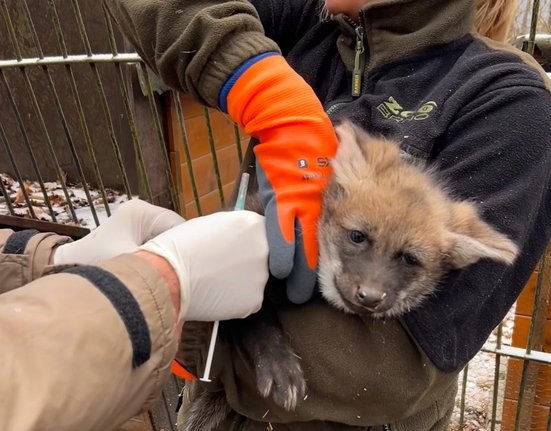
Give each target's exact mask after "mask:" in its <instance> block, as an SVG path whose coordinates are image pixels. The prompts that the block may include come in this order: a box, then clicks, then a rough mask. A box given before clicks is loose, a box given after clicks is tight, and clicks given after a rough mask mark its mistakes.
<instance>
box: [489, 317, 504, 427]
mask: <svg viewBox="0 0 551 431" xmlns="http://www.w3.org/2000/svg"><path fill="white" fill-rule="evenodd" d="M502 336H503V323H500V324H499V325H498V327H497V339H496V348H497V349H501V341H502V340H501V338H502ZM500 367H501V356H500V355H495V368H494V388H493V389H494V390H493V391H492V418H491V420H490V431H495V429H496V417H497V397H498V392H499V369H500Z"/></svg>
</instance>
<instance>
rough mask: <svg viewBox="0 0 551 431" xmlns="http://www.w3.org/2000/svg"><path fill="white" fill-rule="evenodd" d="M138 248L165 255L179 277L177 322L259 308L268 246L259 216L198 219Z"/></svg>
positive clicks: (230, 315) (237, 214)
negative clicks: (178, 312) (179, 302)
mask: <svg viewBox="0 0 551 431" xmlns="http://www.w3.org/2000/svg"><path fill="white" fill-rule="evenodd" d="M140 249H141V250H146V251H149V252H151V253H155V254H157V255H159V256H162V257H164V258H165V259H166V260H167V261H168V262H169V263H170V264H171V265H172V267H173V268H174V270H175V272H176V274H177V275H178V280H179V282H180V301H181V304H180V315H179V320H188V321H190V320H198V321H214V320H228V319H235V318H242V317H246V316H248V315H249V314H251V313H254V312H256V311H258V310H259V309H260V306H261V305H262V300H263V297H264V287H265V285H266V282H267V281H268V242H267V240H266V228H265V222H264V217H262V216H261V215H258V214H256V213H253V212H251V211H233V212H220V213H215V214H211V215H208V216H203V217H198V218H195V219H192V220H189V221H187V222H185V223H183V224H181V225H179V226H176V227H174V228H172V229H170V230H168V231H166V232H164V233H162V234H160V235H159V236H157V237H156V238H153V239H152V240H150V241H148V242H146V243H145V244H144V245H143V246H141V247H140Z"/></svg>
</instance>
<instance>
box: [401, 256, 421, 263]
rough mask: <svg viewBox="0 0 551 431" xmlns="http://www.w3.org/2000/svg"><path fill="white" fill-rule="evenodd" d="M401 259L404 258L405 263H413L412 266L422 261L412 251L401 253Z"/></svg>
mask: <svg viewBox="0 0 551 431" xmlns="http://www.w3.org/2000/svg"><path fill="white" fill-rule="evenodd" d="M400 259H402V262H404V263H405V264H407V265H411V266H414V265H420V264H421V262H419V259H418V258H417V257H416V256H414V255H413V254H410V253H401V254H400Z"/></svg>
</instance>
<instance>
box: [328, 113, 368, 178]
mask: <svg viewBox="0 0 551 431" xmlns="http://www.w3.org/2000/svg"><path fill="white" fill-rule="evenodd" d="M358 132H360V131H359V130H358V129H357V128H356V126H354V125H353V124H352V123H351V122H350V121H344V122H342V123H341V124H339V125H338V126H337V127H335V133H336V135H337V138H338V139H339V148H338V149H337V154H336V155H335V158H334V159H333V172H334V178H335V180H336V182H337V183H338V184H349V183H350V181H353V180H357V179H359V178H360V176H361V173H362V172H365V166H366V163H367V161H366V159H365V155H364V153H363V151H362V148H361V146H360V142H359V138H360V137H359V136H358Z"/></svg>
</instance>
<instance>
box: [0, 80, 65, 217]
mask: <svg viewBox="0 0 551 431" xmlns="http://www.w3.org/2000/svg"><path fill="white" fill-rule="evenodd" d="M0 79H1V80H2V83H3V84H4V87H5V89H6V92H7V94H8V99H9V100H10V105H11V107H12V110H13V112H14V114H15V118H16V121H17V125H18V127H19V130H20V131H21V134H22V135H23V141H24V142H25V146H26V147H27V151H28V152H29V156H30V159H31V163H32V165H33V169H34V171H35V173H36V178H37V181H38V183H39V185H40V190H41V191H42V195H43V196H44V202H45V203H46V206H47V207H48V210H49V211H50V217H51V218H52V221H53V222H56V221H57V219H56V216H55V214H54V209H53V208H52V204H51V203H50V199H49V198H48V192H47V191H46V187H45V186H44V180H43V179H42V174H41V173H40V169H39V168H38V163H37V161H36V156H35V154H34V151H33V149H32V146H31V143H30V140H29V136H28V135H27V131H26V130H25V126H24V125H23V119H22V118H21V113H20V112H19V109H18V108H17V104H16V103H15V98H14V96H13V93H12V91H11V89H10V86H9V84H8V81H7V79H6V76H5V74H4V72H3V71H2V70H0Z"/></svg>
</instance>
